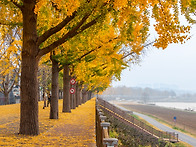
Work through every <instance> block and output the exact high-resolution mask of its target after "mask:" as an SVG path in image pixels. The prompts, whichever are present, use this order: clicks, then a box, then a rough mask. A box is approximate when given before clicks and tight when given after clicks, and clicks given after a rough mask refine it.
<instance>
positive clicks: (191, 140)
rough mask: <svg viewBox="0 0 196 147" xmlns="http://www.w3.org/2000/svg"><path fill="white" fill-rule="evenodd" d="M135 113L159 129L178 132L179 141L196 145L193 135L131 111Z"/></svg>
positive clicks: (194, 146) (195, 146)
mask: <svg viewBox="0 0 196 147" xmlns="http://www.w3.org/2000/svg"><path fill="white" fill-rule="evenodd" d="M116 106H117V107H119V108H120V109H122V110H127V109H126V108H124V107H121V106H119V105H116ZM133 113H134V114H135V115H138V116H140V117H142V118H143V119H144V120H146V121H148V122H149V123H150V124H152V125H153V126H155V127H157V128H159V129H160V130H163V131H168V132H175V133H177V134H178V137H179V139H180V140H181V141H183V142H186V143H188V144H190V145H192V146H193V147H196V138H193V137H190V136H188V135H186V134H184V133H181V132H179V131H176V130H174V129H172V128H169V127H167V126H165V125H163V124H161V123H159V122H158V121H156V120H155V119H153V118H151V117H149V116H147V115H144V114H141V113H137V112H133Z"/></svg>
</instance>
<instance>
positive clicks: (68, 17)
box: [0, 0, 195, 135]
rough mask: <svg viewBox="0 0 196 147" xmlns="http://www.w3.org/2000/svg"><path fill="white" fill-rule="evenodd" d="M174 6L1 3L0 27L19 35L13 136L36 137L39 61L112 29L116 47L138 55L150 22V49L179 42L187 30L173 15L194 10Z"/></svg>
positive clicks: (185, 0) (61, 0)
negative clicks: (11, 28)
mask: <svg viewBox="0 0 196 147" xmlns="http://www.w3.org/2000/svg"><path fill="white" fill-rule="evenodd" d="M180 2H181V4H182V5H180V6H179V7H178V6H177V0H170V1H165V0H148V1H145V0H141V1H136V0H75V1H71V0H1V1H0V10H1V11H0V15H1V17H0V25H7V26H18V27H20V28H22V29H23V38H22V42H23V44H22V55H21V56H22V65H21V118H20V131H19V133H20V134H26V135H37V134H39V125H38V95H37V94H38V92H37V90H38V88H37V87H38V82H37V70H38V62H39V60H40V58H41V57H42V56H44V55H45V54H47V53H49V52H51V51H53V50H55V49H56V48H57V47H59V46H61V45H62V44H64V43H66V42H67V41H69V40H70V39H72V38H75V37H78V35H80V34H81V33H84V32H87V33H88V35H89V36H91V35H92V34H93V33H94V32H96V31H97V30H99V29H101V28H102V27H101V26H104V25H105V24H111V25H112V26H114V27H115V29H116V31H117V32H118V34H119V35H120V39H121V40H122V41H121V42H123V43H124V44H126V45H131V46H133V47H134V48H133V50H136V51H137V50H142V44H143V43H144V42H145V39H146V36H147V33H148V26H149V25H150V24H149V19H150V17H154V18H155V20H156V24H155V29H156V31H157V32H158V35H159V37H158V38H157V41H156V43H155V46H156V47H162V48H166V47H167V45H168V44H169V43H172V42H175V43H177V42H179V41H180V42H183V41H184V40H185V39H187V36H184V33H186V32H188V31H189V28H188V27H184V26H181V25H180V23H179V20H178V19H177V18H178V16H177V15H176V14H177V12H179V11H180V10H182V12H188V13H191V14H194V13H195V11H194V10H195V7H194V5H192V2H193V3H194V0H180ZM188 8H190V11H186V10H187V9H188ZM151 10H153V11H152V16H151V13H150V11H151ZM173 10H174V11H173ZM184 14H185V13H184ZM134 29H136V30H137V33H135V34H134V33H133V31H134ZM89 30H90V31H89ZM133 38H134V40H133ZM141 43H142V44H141Z"/></svg>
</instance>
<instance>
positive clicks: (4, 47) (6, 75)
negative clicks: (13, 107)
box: [0, 27, 22, 104]
mask: <svg viewBox="0 0 196 147" xmlns="http://www.w3.org/2000/svg"><path fill="white" fill-rule="evenodd" d="M0 29H1V30H2V31H1V32H2V33H1V38H0V40H1V43H0V67H1V68H0V92H1V93H3V94H4V97H5V104H9V103H10V101H9V93H10V92H11V91H12V88H13V86H14V85H15V84H16V83H17V82H18V79H19V72H20V64H21V57H20V53H21V46H22V45H21V43H22V42H21V37H20V36H21V31H20V30H19V29H18V28H17V27H15V28H13V29H11V30H8V29H7V28H6V27H1V28H0ZM3 33H4V34H3ZM17 84H18V83H17Z"/></svg>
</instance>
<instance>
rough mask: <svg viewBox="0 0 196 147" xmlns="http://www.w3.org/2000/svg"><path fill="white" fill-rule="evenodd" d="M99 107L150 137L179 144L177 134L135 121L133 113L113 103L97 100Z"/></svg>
mask: <svg viewBox="0 0 196 147" xmlns="http://www.w3.org/2000/svg"><path fill="white" fill-rule="evenodd" d="M97 106H98V107H100V109H102V110H103V111H106V112H107V113H109V114H110V115H112V116H113V117H115V118H117V119H118V120H120V121H121V122H123V123H125V124H127V125H129V126H130V127H134V128H136V129H138V130H140V131H143V132H144V133H147V134H149V135H152V136H153V137H155V138H159V139H162V140H167V141H170V142H178V134H176V133H175V132H164V131H160V130H157V129H155V128H153V127H151V126H149V125H147V124H145V123H144V122H142V121H140V120H138V119H135V118H134V117H133V116H131V115H130V113H131V111H124V110H121V109H120V108H118V107H116V106H114V105H112V104H111V103H109V102H107V101H105V100H103V99H101V98H97Z"/></svg>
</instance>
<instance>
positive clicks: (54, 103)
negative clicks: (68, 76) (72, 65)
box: [50, 59, 59, 119]
mask: <svg viewBox="0 0 196 147" xmlns="http://www.w3.org/2000/svg"><path fill="white" fill-rule="evenodd" d="M58 77H59V72H58V62H57V61H56V60H54V59H52V98H51V104H50V119H58V113H59V110H58V98H59V96H58V95H59V84H58Z"/></svg>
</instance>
